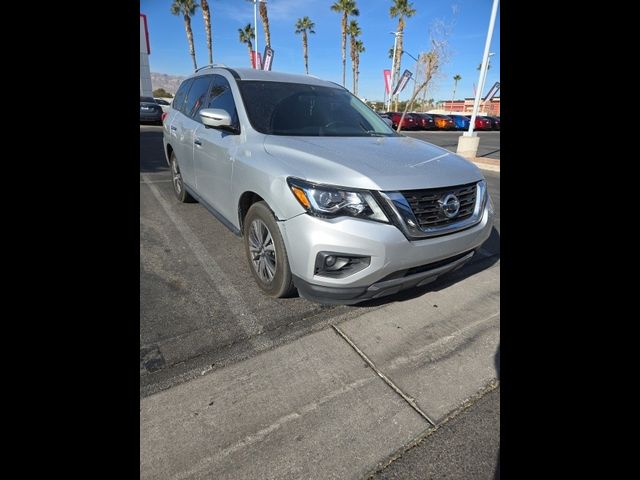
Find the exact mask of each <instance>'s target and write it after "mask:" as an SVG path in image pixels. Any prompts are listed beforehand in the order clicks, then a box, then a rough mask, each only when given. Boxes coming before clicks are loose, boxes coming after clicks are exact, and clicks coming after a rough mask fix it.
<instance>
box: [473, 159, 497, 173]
mask: <svg viewBox="0 0 640 480" xmlns="http://www.w3.org/2000/svg"><path fill="white" fill-rule="evenodd" d="M471 163H473V164H474V165H476V166H477V167H478V168H481V169H483V170H491V171H492V172H500V160H495V159H493V158H484V157H476V158H475V159H474V160H471Z"/></svg>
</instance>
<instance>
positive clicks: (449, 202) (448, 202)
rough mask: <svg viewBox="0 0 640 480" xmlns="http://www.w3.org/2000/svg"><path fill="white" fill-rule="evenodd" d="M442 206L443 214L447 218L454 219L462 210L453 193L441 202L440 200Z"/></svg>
mask: <svg viewBox="0 0 640 480" xmlns="http://www.w3.org/2000/svg"><path fill="white" fill-rule="evenodd" d="M438 203H439V204H440V209H441V210H442V213H444V214H445V216H446V217H447V218H453V217H455V216H456V215H458V210H460V200H458V197H456V196H455V195H454V194H453V193H450V194H448V195H446V196H444V197H443V198H441V199H440V200H438Z"/></svg>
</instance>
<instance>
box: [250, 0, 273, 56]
mask: <svg viewBox="0 0 640 480" xmlns="http://www.w3.org/2000/svg"><path fill="white" fill-rule="evenodd" d="M256 1H257V2H258V13H259V14H260V20H262V30H264V43H265V44H266V46H267V47H269V48H271V30H269V14H268V13H267V2H265V1H264V0H247V2H251V3H255V2H256Z"/></svg>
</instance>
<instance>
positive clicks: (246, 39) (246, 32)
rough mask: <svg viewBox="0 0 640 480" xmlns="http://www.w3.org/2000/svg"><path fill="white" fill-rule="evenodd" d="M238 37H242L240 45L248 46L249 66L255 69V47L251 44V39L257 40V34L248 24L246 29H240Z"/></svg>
mask: <svg viewBox="0 0 640 480" xmlns="http://www.w3.org/2000/svg"><path fill="white" fill-rule="evenodd" d="M238 35H239V37H240V43H246V44H247V48H248V49H249V64H250V65H251V66H252V67H253V54H252V52H253V45H252V44H251V39H252V38H256V34H255V32H254V30H253V27H252V26H251V24H250V23H247V26H246V27H244V28H239V29H238Z"/></svg>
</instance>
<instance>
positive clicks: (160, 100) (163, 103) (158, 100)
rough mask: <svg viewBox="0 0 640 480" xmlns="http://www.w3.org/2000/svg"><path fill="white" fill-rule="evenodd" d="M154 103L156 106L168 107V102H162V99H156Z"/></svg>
mask: <svg viewBox="0 0 640 480" xmlns="http://www.w3.org/2000/svg"><path fill="white" fill-rule="evenodd" d="M156 103H157V104H158V105H169V102H167V101H166V100H162V99H156Z"/></svg>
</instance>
